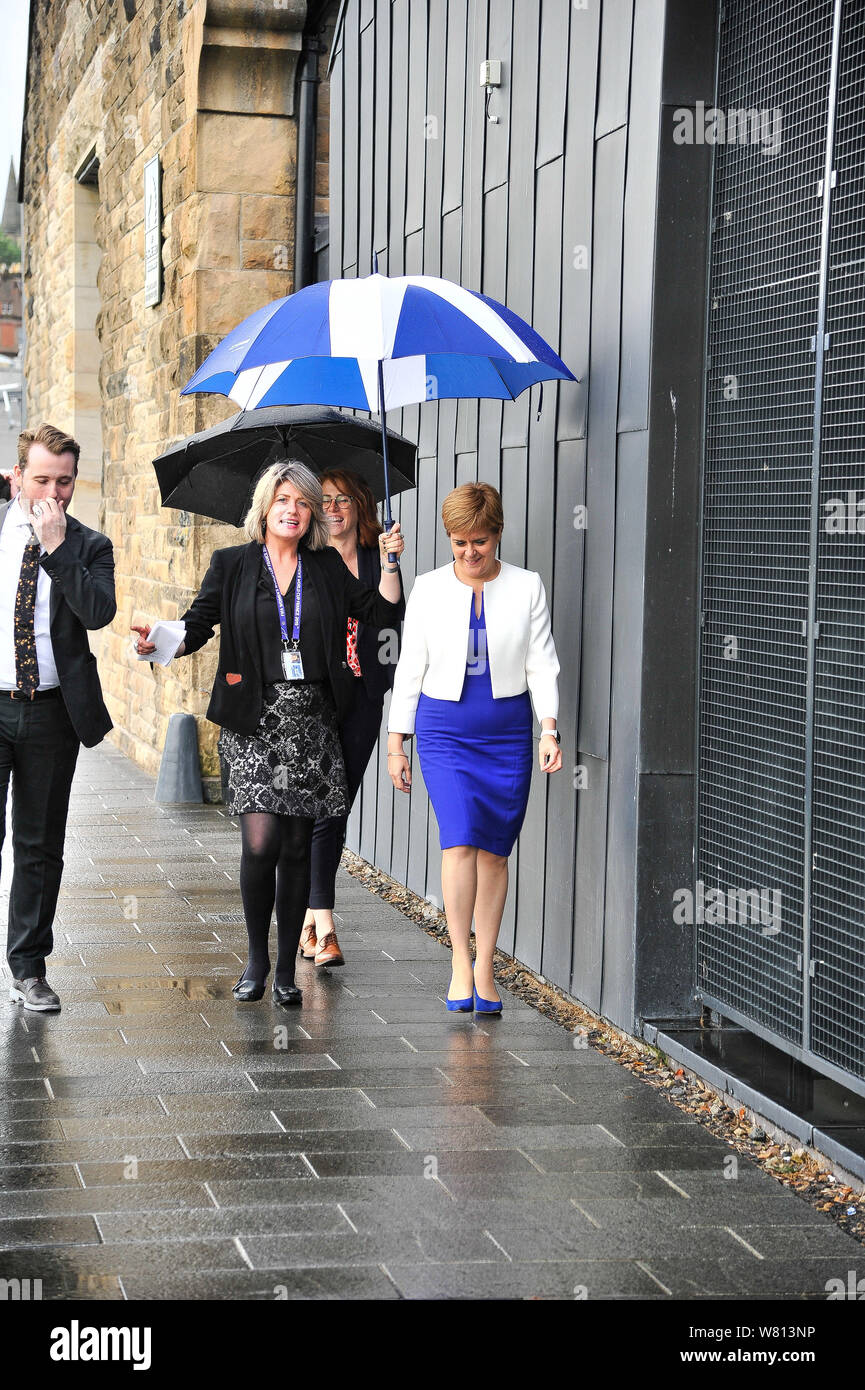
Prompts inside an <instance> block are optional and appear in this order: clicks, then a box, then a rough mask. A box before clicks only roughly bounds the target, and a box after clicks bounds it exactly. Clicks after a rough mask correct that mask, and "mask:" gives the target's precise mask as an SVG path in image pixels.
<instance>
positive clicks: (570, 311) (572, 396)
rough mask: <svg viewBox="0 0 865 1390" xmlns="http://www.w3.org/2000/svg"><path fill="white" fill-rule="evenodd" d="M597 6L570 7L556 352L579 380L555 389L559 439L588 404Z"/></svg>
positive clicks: (575, 432) (578, 430) (581, 418)
mask: <svg viewBox="0 0 865 1390" xmlns="http://www.w3.org/2000/svg"><path fill="white" fill-rule="evenodd" d="M600 12H601V7H600V5H590V6H589V8H588V9H586V10H576V9H573V8H572V9H571V11H570V45H569V52H568V106H567V119H566V124H565V153H564V162H565V167H564V203H563V211H562V247H561V253H560V254H561V257H562V329H561V335H562V336H561V348H560V353H561V356H562V358H563V359H564V361H565V362H567V364H568V366H569V367H570V369H571V371H572V372H573V373H574V374H575V375H576V376H578V377H580V379H581V384H580V385H579V386H574V385H571V386H570V387H569V388H568V389H567V390H563V391H561V392H560V393H559V420H558V430H557V434H558V438H559V439H582V438H584V437H585V433H586V407H587V402H588V370H587V365H588V360H589V325H590V321H591V304H592V269H591V267H592V256H593V254H594V250H593V246H592V206H593V201H594V168H595V143H594V138H593V131H594V117H595V94H596V88H597V81H598V44H599V42H600V37H599V26H600Z"/></svg>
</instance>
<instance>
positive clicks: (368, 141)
mask: <svg viewBox="0 0 865 1390" xmlns="http://www.w3.org/2000/svg"><path fill="white" fill-rule="evenodd" d="M359 105H360V124H359V127H358V155H359V157H358V170H359V179H358V242H357V265H358V271H359V273H360V274H361V275H369V274H370V273H371V271H372V231H373V192H374V190H376V184H377V178H378V177H379V176H381V179H382V183H383V184H384V185H385V186H386V184H387V179H386V177H385V171H384V169H376V165H375V144H376V140H375V127H374V116H375V29H374V26H373V25H372V24H369V25H368V26H367V28H366V29H364V31H363V33H362V34H361V36H360V102H359Z"/></svg>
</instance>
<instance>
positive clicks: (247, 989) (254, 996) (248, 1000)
mask: <svg viewBox="0 0 865 1390" xmlns="http://www.w3.org/2000/svg"><path fill="white" fill-rule="evenodd" d="M231 992H232V994H233V995H234V997H235V999H236V1000H237V1001H238V1002H239V1003H241V1004H254V1003H255V1002H256V1000H258V999H262V998H263V997H264V980H245V979H244V978H243V976H242V975H241V977H240V979H239V980H238V982H237V984H236V985H233V986H232V989H231Z"/></svg>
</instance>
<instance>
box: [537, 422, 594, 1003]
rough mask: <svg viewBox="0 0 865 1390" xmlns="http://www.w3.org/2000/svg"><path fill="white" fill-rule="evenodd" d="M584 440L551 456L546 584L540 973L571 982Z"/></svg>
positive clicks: (577, 800) (584, 478)
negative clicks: (556, 748)
mask: <svg viewBox="0 0 865 1390" xmlns="http://www.w3.org/2000/svg"><path fill="white" fill-rule="evenodd" d="M585 486H586V450H585V443H584V442H582V441H578V440H574V441H567V442H564V443H562V444H560V445H559V450H558V457H557V460H556V497H555V527H554V530H553V584H552V586H551V589H550V592H549V595H548V597H549V600H550V611H551V613H552V619H553V637H554V639H555V643H556V651H557V653H558V657H559V665H560V667H561V671H560V673H559V718H558V727H559V731H560V732H561V735H562V751H563V767H562V770H561V772H557V773H556V774H555V776H554V777H552V778H551V779H550V789H549V794H548V799H547V838H546V853H545V868H544V872H545V880H546V885H547V887H546V893H545V899H544V902H545V912H544V940H543V956H542V958H541V973H542V974H543V975H545V976H546V977H547V978H548V979H551V980H556V981H557V982H558V983H559V984H564V985H565V987H566V988H570V982H571V963H572V962H571V957H572V951H573V933H574V859H575V840H576V832H577V807H578V803H579V799H580V797H581V796H582V792H580V791H578V790H577V789H576V786H575V778H576V775H577V774H576V765H577V703H578V700H579V676H580V642H581V637H582V632H581V624H580V616H579V596H580V590H581V587H582V572H583V539H584V537H585V534H586V533H585V530H583V529H579V530H578V529H577V528H576V527H575V526H574V525H573V520H574V508H575V507H576V506H577V505H578V504H579V503H581V502H582V501H583V500H584V499H585Z"/></svg>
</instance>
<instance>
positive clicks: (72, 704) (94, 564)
mask: <svg viewBox="0 0 865 1390" xmlns="http://www.w3.org/2000/svg"><path fill="white" fill-rule="evenodd" d="M10 505H11V504H10V503H9V502H5V503H0V527H2V526H3V522H4V521H5V519H6V513H7V512H8V510H9V507H10ZM39 563H40V565H41V566H42V568H43V569H44V570H45V571H46V572H47V573H48V574H50V576H51V606H50V610H49V612H50V624H51V647H52V649H53V652H54V664H55V665H56V667H57V675H58V677H59V679H60V693H61V695H62V696H63V703H64V704H65V706H66V709H67V712H68V714H69V718H70V719H71V720H72V727H73V728H74V730H75V732H76V734H77V735H78V737H79V738H80V740H81V742H82V743H83V744H84V747H85V748H93V747H94V746H95V745H96V744H97V743H101V742H102V740H103V739H104V737H105V735H106V734H107V733H108V730H109V729H110V728H112V727H113V726H112V723H111V716H110V715H109V713H108V710H107V709H106V708H105V702H104V700H103V699H102V687H101V685H100V684H99V673H98V671H97V669H96V657H95V656H94V655H93V653H92V652H91V650H90V643H89V642H88V641H87V630H88V628H89V629H90V630H91V631H95V630H96V629H97V628H100V627H107V625H108V623H110V622H111V620H112V618H113V617H114V614H115V613H116V612H117V601H116V599H115V597H114V548H113V546H112V544H111V542H110V540H109V539H108V537H107V536H103V535H102V533H101V532H100V531H93V530H91V528H90V527H89V526H85V525H84V524H83V523H82V522H80V521H77V520H76V519H75V517H74V516H67V518H66V538H65V540H64V541H63V543H62V544H61V545H58V547H57V549H56V550H54V551H52V552H51V554H50V555H48V554H45V555H43V556H42V558H41V559H40V561H39Z"/></svg>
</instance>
